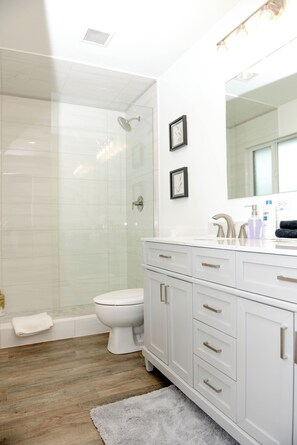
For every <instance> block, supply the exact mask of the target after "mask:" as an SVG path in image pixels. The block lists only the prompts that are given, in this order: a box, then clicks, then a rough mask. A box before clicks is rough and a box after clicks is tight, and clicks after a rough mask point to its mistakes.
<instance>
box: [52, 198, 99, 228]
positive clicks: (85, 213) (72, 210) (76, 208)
mask: <svg viewBox="0 0 297 445" xmlns="http://www.w3.org/2000/svg"><path fill="white" fill-rule="evenodd" d="M59 227H60V229H61V230H86V229H98V230H105V229H106V228H107V206H94V205H71V204H69V205H68V204H67V205H62V206H60V208H59Z"/></svg>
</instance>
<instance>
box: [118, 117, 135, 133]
mask: <svg viewBox="0 0 297 445" xmlns="http://www.w3.org/2000/svg"><path fill="white" fill-rule="evenodd" d="M132 121H138V122H140V116H138V117H131V119H126V118H124V117H123V116H119V117H118V123H119V124H120V126H121V127H122V128H123V129H124V130H125V131H131V130H132V127H131V125H130V122H132Z"/></svg>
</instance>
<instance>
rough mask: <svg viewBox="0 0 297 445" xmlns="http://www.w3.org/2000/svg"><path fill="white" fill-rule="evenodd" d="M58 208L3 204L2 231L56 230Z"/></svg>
mask: <svg viewBox="0 0 297 445" xmlns="http://www.w3.org/2000/svg"><path fill="white" fill-rule="evenodd" d="M57 227H58V207H57V206H56V205H50V204H30V203H28V204H18V205H16V204H5V203H4V204H3V205H2V230H33V229H35V230H39V229H40V230H57Z"/></svg>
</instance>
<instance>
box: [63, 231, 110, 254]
mask: <svg viewBox="0 0 297 445" xmlns="http://www.w3.org/2000/svg"><path fill="white" fill-rule="evenodd" d="M108 248H109V236H108V231H107V230H99V229H97V230H68V231H60V233H59V252H60V255H62V256H63V255H65V256H68V255H70V256H71V255H78V254H82V255H86V254H96V253H101V254H103V253H108Z"/></svg>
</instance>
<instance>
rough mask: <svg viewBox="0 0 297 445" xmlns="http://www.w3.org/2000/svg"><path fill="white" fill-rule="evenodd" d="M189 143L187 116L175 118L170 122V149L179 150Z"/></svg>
mask: <svg viewBox="0 0 297 445" xmlns="http://www.w3.org/2000/svg"><path fill="white" fill-rule="evenodd" d="M187 144H188V132H187V116H186V115H185V114H184V115H183V116H181V117H179V118H178V119H175V120H174V121H173V122H171V123H170V124H169V146H170V151H174V150H177V149H178V148H181V147H184V146H185V145H187Z"/></svg>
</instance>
